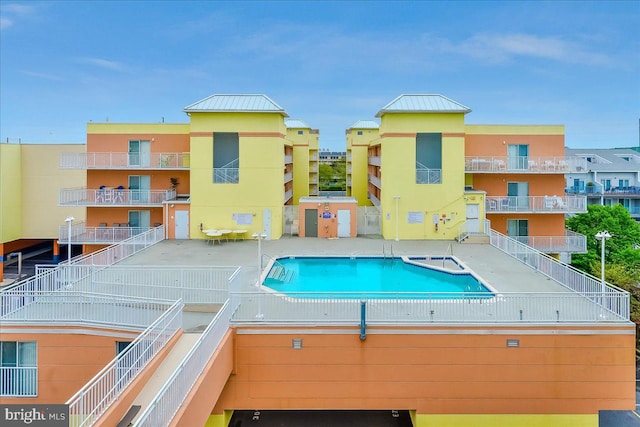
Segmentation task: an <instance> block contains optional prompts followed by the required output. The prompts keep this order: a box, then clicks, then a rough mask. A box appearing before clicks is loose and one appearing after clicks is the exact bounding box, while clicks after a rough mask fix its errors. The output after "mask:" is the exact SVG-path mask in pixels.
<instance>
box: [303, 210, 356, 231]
mask: <svg viewBox="0 0 640 427" xmlns="http://www.w3.org/2000/svg"><path fill="white" fill-rule="evenodd" d="M305 219H306V218H305ZM316 230H317V227H316ZM338 237H351V211H350V210H348V209H341V210H338Z"/></svg>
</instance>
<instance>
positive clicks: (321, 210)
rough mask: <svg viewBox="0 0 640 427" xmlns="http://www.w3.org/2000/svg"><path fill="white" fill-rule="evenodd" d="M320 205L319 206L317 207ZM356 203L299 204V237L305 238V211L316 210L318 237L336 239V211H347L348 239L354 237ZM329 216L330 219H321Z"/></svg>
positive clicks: (356, 229)
mask: <svg viewBox="0 0 640 427" xmlns="http://www.w3.org/2000/svg"><path fill="white" fill-rule="evenodd" d="M318 204H320V206H318ZM357 206H358V203H357V202H354V203H332V202H328V203H325V202H300V204H299V208H298V209H299V211H298V212H299V214H298V218H299V236H300V237H305V213H304V212H305V209H317V210H318V237H320V238H329V237H338V211H339V210H349V211H350V219H351V227H350V237H356V235H357V234H358V228H357V222H356V221H357V220H356V215H357V214H356V208H357ZM328 213H330V214H331V217H330V218H323V214H328Z"/></svg>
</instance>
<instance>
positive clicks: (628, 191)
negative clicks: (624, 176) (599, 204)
mask: <svg viewBox="0 0 640 427" xmlns="http://www.w3.org/2000/svg"><path fill="white" fill-rule="evenodd" d="M564 191H565V193H567V194H586V195H587V196H589V195H593V196H602V195H605V196H616V197H622V198H624V197H640V186H630V187H608V188H606V187H604V186H603V185H602V184H600V183H597V182H594V183H593V185H589V186H580V187H575V186H572V187H567V188H565V189H564Z"/></svg>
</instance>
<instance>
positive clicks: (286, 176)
mask: <svg viewBox="0 0 640 427" xmlns="http://www.w3.org/2000/svg"><path fill="white" fill-rule="evenodd" d="M291 181H293V172H287V173H285V174H284V183H285V184H286V183H287V182H291Z"/></svg>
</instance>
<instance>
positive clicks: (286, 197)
mask: <svg viewBox="0 0 640 427" xmlns="http://www.w3.org/2000/svg"><path fill="white" fill-rule="evenodd" d="M292 197H293V190H287V191H285V192H284V202H285V203H287V202H288V201H289V199H291V198H292Z"/></svg>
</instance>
